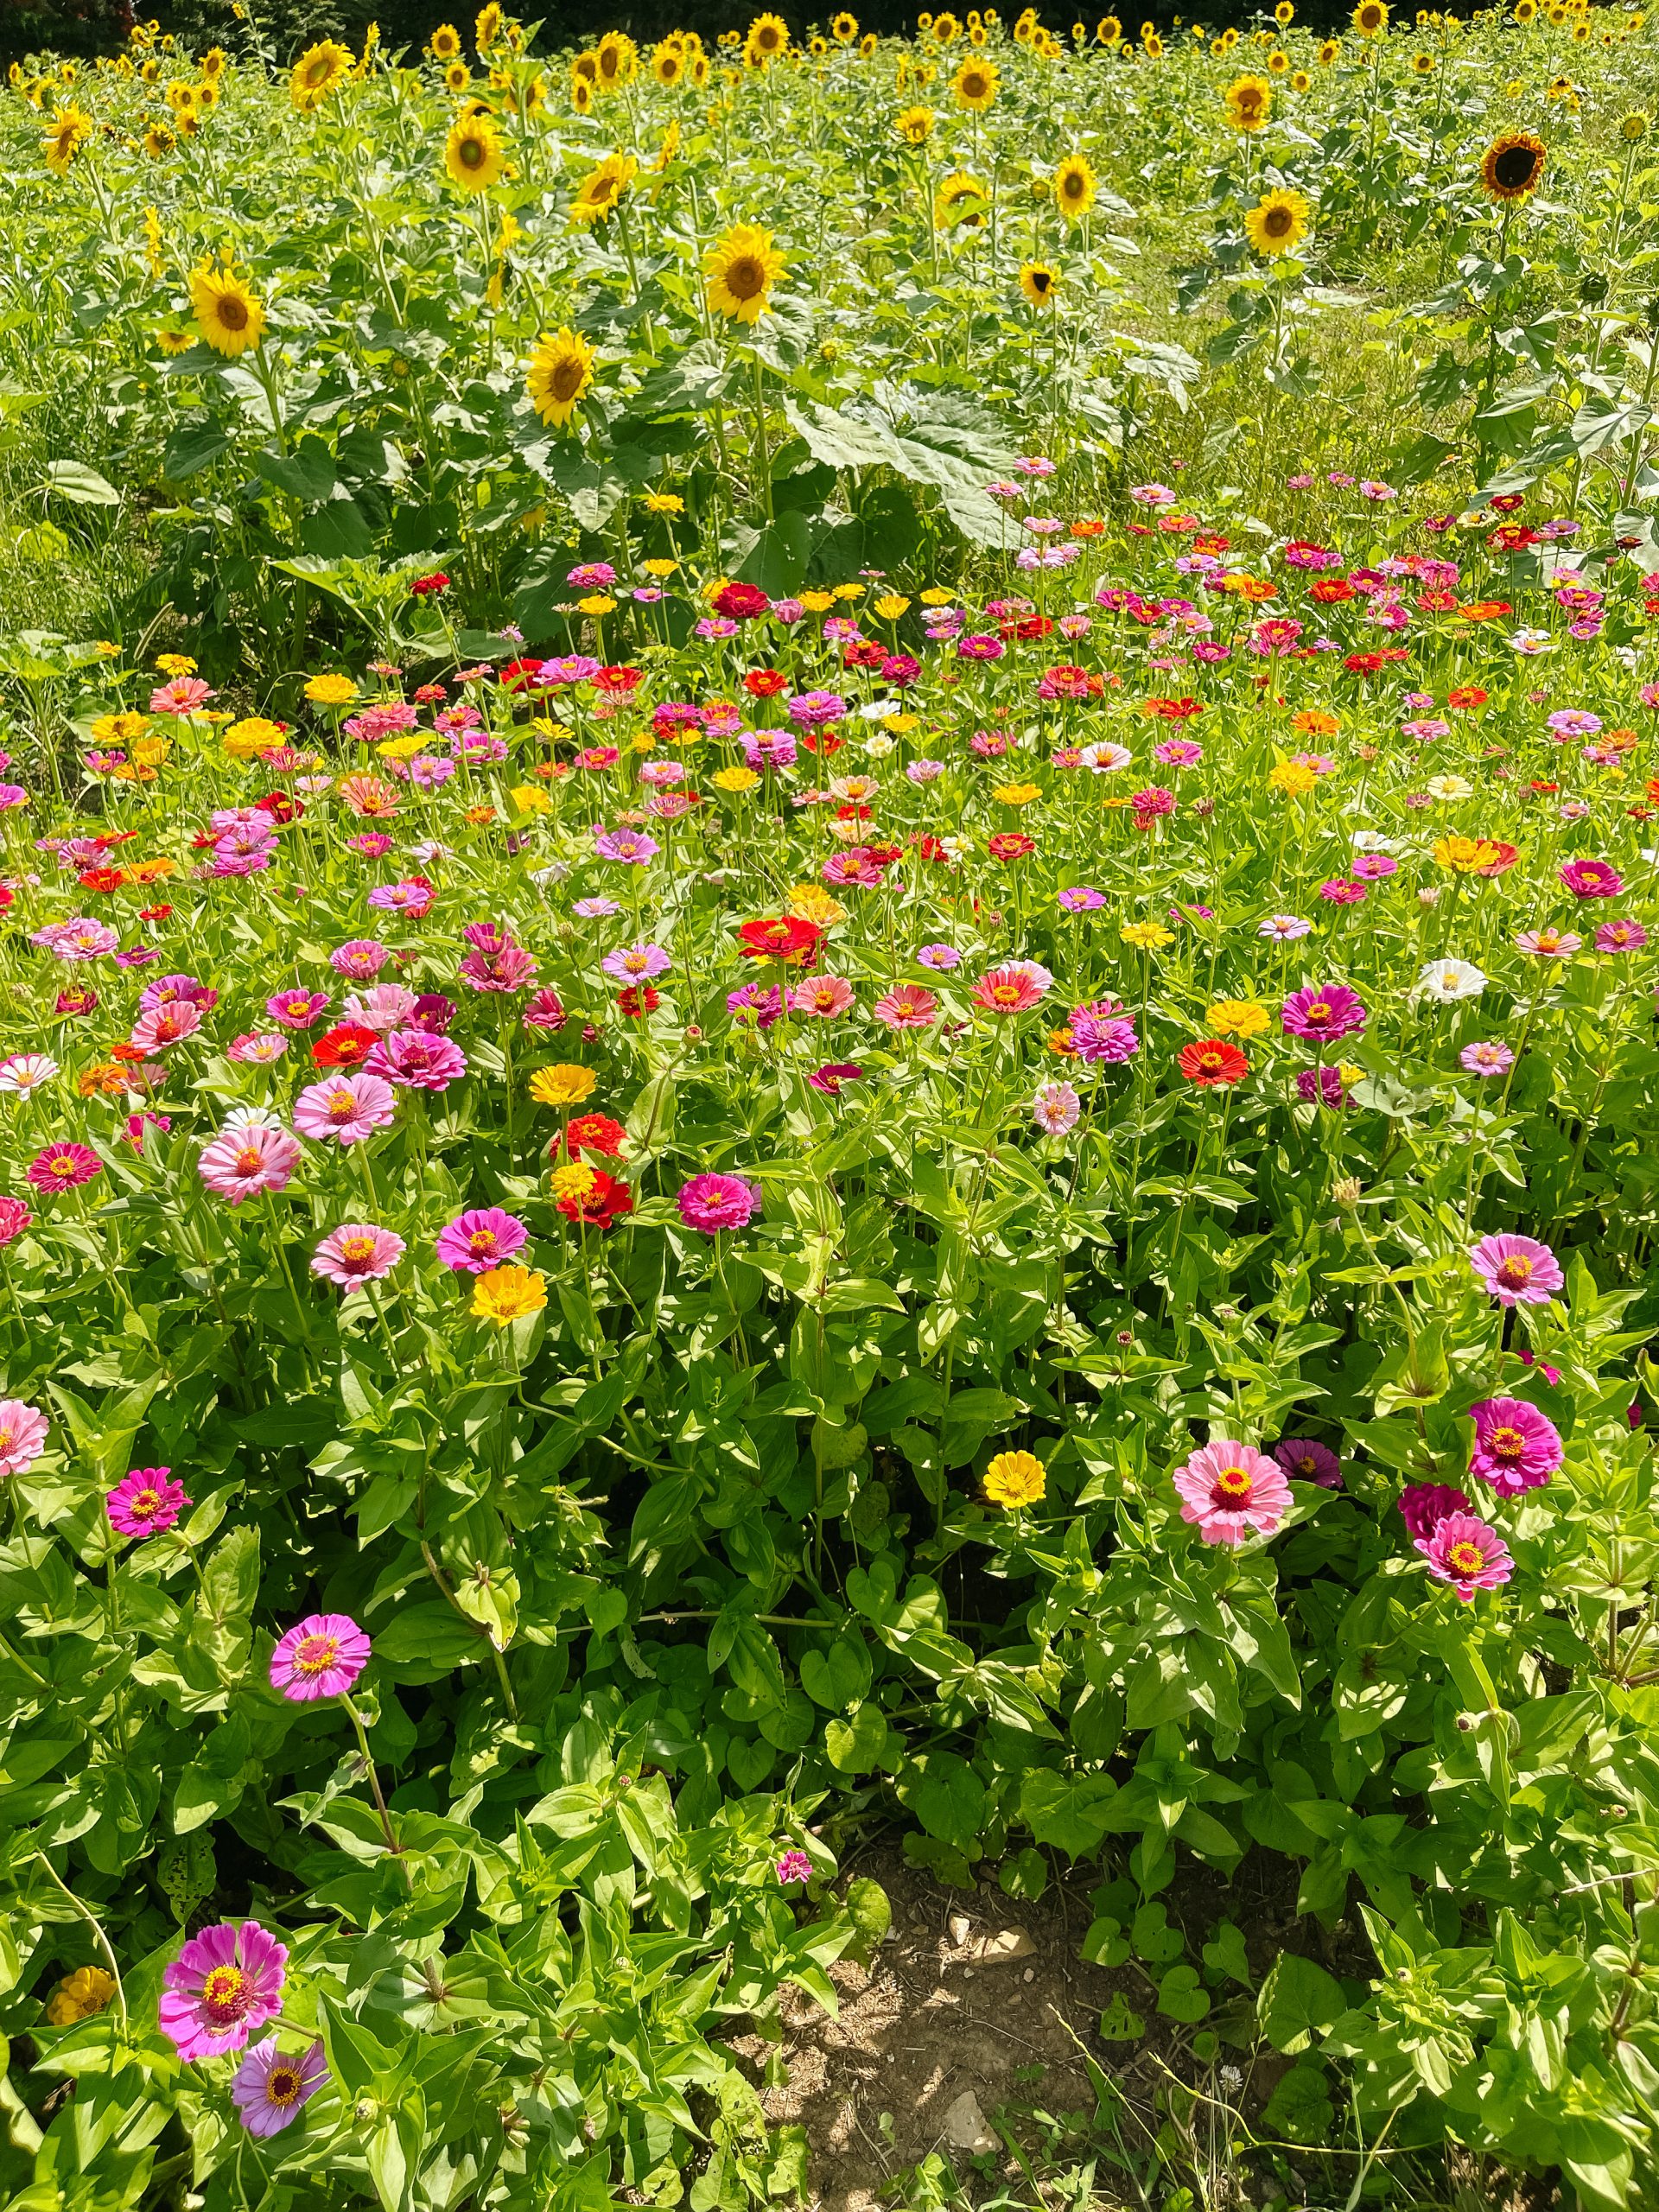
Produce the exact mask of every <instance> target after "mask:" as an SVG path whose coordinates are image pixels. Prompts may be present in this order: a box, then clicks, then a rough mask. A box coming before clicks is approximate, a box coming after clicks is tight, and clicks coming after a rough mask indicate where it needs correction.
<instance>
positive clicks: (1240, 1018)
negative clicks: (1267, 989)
mask: <svg viewBox="0 0 1659 2212" xmlns="http://www.w3.org/2000/svg"><path fill="white" fill-rule="evenodd" d="M1204 1026H1205V1028H1206V1029H1207V1030H1208V1031H1209V1032H1210V1034H1211V1036H1212V1037H1262V1036H1265V1035H1266V1034H1267V1032H1268V1028H1269V1027H1270V1026H1271V1021H1270V1017H1269V1015H1268V1009H1267V1008H1266V1007H1264V1006H1258V1005H1257V1004H1256V1002H1255V1000H1254V999H1217V1001H1216V1002H1215V1004H1214V1005H1213V1006H1211V1007H1207V1008H1206V1009H1205V1016H1204Z"/></svg>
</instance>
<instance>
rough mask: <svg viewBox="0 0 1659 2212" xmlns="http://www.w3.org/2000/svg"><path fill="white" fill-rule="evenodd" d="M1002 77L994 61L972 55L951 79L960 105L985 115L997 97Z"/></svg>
mask: <svg viewBox="0 0 1659 2212" xmlns="http://www.w3.org/2000/svg"><path fill="white" fill-rule="evenodd" d="M1000 82H1001V79H1000V78H999V77H998V75H997V71H996V64H995V62H994V61H979V60H974V59H973V58H972V57H970V58H969V60H966V61H964V62H963V65H962V67H961V68H960V69H958V70H957V73H956V75H955V77H954V78H952V79H951V81H950V89H951V91H952V92H954V93H955V94H956V96H957V106H958V107H965V108H970V109H971V110H972V111H973V112H974V113H975V114H976V115H983V113H984V112H985V111H986V109H987V108H988V107H989V105H991V102H992V101H993V100H994V99H995V98H996V93H997V86H998V85H999V84H1000Z"/></svg>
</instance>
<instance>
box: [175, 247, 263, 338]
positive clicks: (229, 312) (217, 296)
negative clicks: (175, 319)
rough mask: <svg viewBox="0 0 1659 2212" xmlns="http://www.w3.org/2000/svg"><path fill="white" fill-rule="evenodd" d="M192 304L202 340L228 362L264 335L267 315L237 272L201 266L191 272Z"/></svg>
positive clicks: (207, 263)
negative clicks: (222, 355)
mask: <svg viewBox="0 0 1659 2212" xmlns="http://www.w3.org/2000/svg"><path fill="white" fill-rule="evenodd" d="M190 304H191V306H192V307H193V308H194V309H195V314H196V324H197V327H198V328H199V329H200V332H201V334H202V336H203V337H204V338H205V339H206V340H207V343H208V344H209V345H210V346H212V347H213V351H214V353H223V354H224V355H225V357H226V359H227V360H232V361H233V360H235V359H236V358H237V357H238V354H242V353H246V352H247V351H248V349H249V347H250V346H257V344H258V343H259V340H261V339H262V338H263V337H264V331H265V311H264V308H262V307H261V306H260V304H259V302H258V301H257V299H256V298H255V297H254V296H253V294H252V293H251V291H250V290H249V289H248V288H247V286H246V285H245V283H243V281H242V279H241V278H240V277H238V275H237V273H236V271H235V270H233V269H223V268H220V267H219V265H218V264H217V263H215V262H212V261H201V262H198V263H197V264H196V266H195V268H194V269H193V270H191V272H190Z"/></svg>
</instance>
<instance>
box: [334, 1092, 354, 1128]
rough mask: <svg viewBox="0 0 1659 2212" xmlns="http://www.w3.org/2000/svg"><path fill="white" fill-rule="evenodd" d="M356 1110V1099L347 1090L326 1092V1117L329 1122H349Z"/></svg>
mask: <svg viewBox="0 0 1659 2212" xmlns="http://www.w3.org/2000/svg"><path fill="white" fill-rule="evenodd" d="M356 1111H357V1099H356V1097H355V1096H354V1095H353V1093H352V1092H351V1091H349V1090H333V1091H330V1092H329V1094H328V1118H329V1120H330V1121H331V1122H349V1121H350V1120H351V1118H352V1116H353V1114H355V1113H356Z"/></svg>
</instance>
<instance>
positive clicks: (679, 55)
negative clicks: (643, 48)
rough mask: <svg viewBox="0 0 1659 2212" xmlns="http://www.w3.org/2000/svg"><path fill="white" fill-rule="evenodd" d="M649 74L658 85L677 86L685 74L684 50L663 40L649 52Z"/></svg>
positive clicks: (669, 41)
mask: <svg viewBox="0 0 1659 2212" xmlns="http://www.w3.org/2000/svg"><path fill="white" fill-rule="evenodd" d="M651 73H652V76H653V77H654V78H655V79H657V82H658V84H659V85H677V84H678V83H679V81H680V79H681V78H682V77H683V76H684V74H685V48H683V46H680V45H678V44H677V42H676V41H674V40H673V39H667V38H665V39H664V40H662V41H660V43H659V44H658V45H656V46H654V47H652V50H651Z"/></svg>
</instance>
